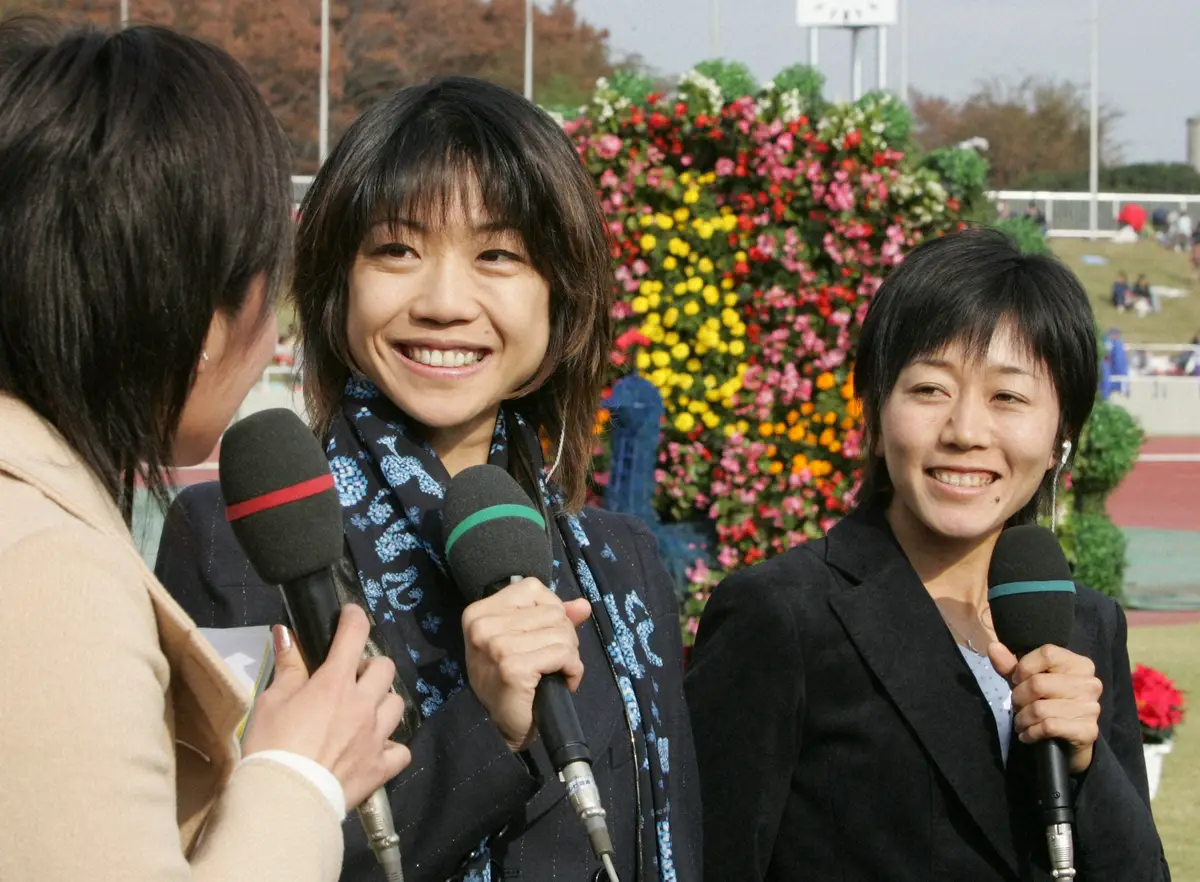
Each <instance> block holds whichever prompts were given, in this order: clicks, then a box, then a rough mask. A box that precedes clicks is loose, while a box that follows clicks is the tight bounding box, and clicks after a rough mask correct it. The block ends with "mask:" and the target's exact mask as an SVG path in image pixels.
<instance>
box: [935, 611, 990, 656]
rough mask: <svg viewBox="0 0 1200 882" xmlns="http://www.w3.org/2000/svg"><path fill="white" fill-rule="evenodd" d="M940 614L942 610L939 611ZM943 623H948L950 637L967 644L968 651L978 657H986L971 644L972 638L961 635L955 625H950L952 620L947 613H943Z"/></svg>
mask: <svg viewBox="0 0 1200 882" xmlns="http://www.w3.org/2000/svg"><path fill="white" fill-rule="evenodd" d="M938 612H939V613H940V612H941V610H938ZM942 621H943V622H945V623H946V627H947V628H948V629H949V631H950V635H951V636H952V637H953V638H954V639H955V640H957V641H958V642H960V643H965V644H966V645H967V649H969V650H971V652H973V653H975V654H976V655H978V656H980V657H984V655H983V653H982V652H980V651H979V650H978V649H976V648H975V644H974V643H973V642H971V638H970V637H964V636H963V635H962V634H961V633H959V631H958V630H957V629H956V628H955V627H954V626H953V625H951V624H950V620H949V619H948V618H946V615H945V613H942Z"/></svg>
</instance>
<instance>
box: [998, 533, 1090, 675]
mask: <svg viewBox="0 0 1200 882" xmlns="http://www.w3.org/2000/svg"><path fill="white" fill-rule="evenodd" d="M988 602H989V604H990V605H991V610H992V622H993V624H994V625H995V628H996V636H997V637H998V638H999V639H1000V642H1001V643H1003V644H1004V645H1005V646H1007V647H1008V648H1009V649H1011V650H1012V651H1013V652H1014V653H1016V655H1018V656H1022V655H1024V654H1025V653H1027V652H1030V651H1032V650H1034V649H1037V648H1038V647H1039V646H1045V645H1046V644H1047V643H1053V644H1054V645H1056V646H1065V645H1066V644H1067V641H1068V640H1069V639H1070V637H1071V628H1072V627H1073V626H1074V624H1075V583H1074V582H1072V581H1071V567H1070V566H1069V565H1068V564H1067V558H1066V556H1065V555H1064V554H1063V550H1062V546H1061V545H1060V544H1059V541H1058V537H1057V536H1055V535H1054V533H1053V532H1051V531H1050V530H1047V529H1046V528H1045V527H1038V526H1035V525H1029V526H1021V527H1010V528H1009V529H1007V530H1005V531H1004V532H1003V533H1001V534H1000V539H999V540H998V541H997V542H996V548H995V550H994V551H993V552H992V562H991V565H990V566H989V568H988Z"/></svg>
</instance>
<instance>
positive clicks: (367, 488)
mask: <svg viewBox="0 0 1200 882" xmlns="http://www.w3.org/2000/svg"><path fill="white" fill-rule="evenodd" d="M510 427H511V431H510ZM510 443H516V444H520V445H522V446H523V448H524V450H525V451H526V452H527V454H528V455H529V457H530V459H531V461H532V462H534V463H535V464H536V466H537V474H538V475H539V476H541V475H544V473H545V472H544V467H543V460H542V451H541V444H540V443H539V441H538V438H537V433H536V432H535V431H534V430H533V428H532V427H531V426H530V425H529V424H528V423H527V422H526V421H525V420H524V419H522V418H521V417H520V416H519V415H516V414H514V413H512V412H507V413H506V412H501V414H500V418H499V419H498V420H497V423H496V430H495V434H494V436H493V441H492V449H491V454H490V457H489V462H491V463H492V464H493V465H496V466H499V467H501V468H505V469H507V468H508V467H509V444H510ZM326 455H327V456H328V458H329V465H330V468H331V469H332V471H333V476H334V479H335V481H336V484H337V491H338V496H339V497H340V499H341V503H342V509H343V513H344V516H345V521H346V528H345V529H346V538H347V543H348V545H349V548H350V554H351V556H352V557H353V559H354V564H355V567H356V568H357V569H358V575H359V579H360V580H361V583H362V586H363V590H364V593H365V595H366V598H367V601H368V603H369V605H370V607H371V611H372V614H373V615H374V616H375V618H376V620H377V621H382V622H387V623H390V625H391V626H392V628H394V629H395V630H393V633H396V632H398V633H399V634H400V635H401V638H402V640H403V642H404V644H405V645H404V647H403V650H404V651H407V652H408V656H409V658H410V659H411V660H412V663H413V665H414V666H415V668H416V671H417V681H416V689H417V697H416V701H417V702H418V703H419V704H420V713H421V716H422V718H427V717H430V716H432V715H433V714H435V713H437V712H438V711H439V710H440V709H441V708H442V706H443V705H444V704H445V703H446V701H448V700H449V699H450V698H451V697H452V696H453V695H454V694H455V693H457V692H458V691H459V690H461V689H463V688H464V687H465V686H466V661H465V658H466V656H465V651H464V646H463V634H462V628H461V626H460V620H461V615H462V601H461V600H460V599H459V594H458V591H457V589H456V588H455V586H454V583H453V581H452V579H451V578H450V575H449V573H448V570H447V567H446V563H445V560H444V559H443V555H442V538H441V537H442V523H441V522H442V502H443V497H444V495H445V488H446V485H447V484H448V483H449V480H450V477H449V474H448V473H447V472H446V469H445V467H444V466H443V465H442V463H441V461H440V460H439V459H438V457H437V454H436V453H435V452H434V451H433V449H432V448H431V447H430V446H429V445H428V444H427V443H425V442H424V441H423V440H421V438H420V437H419V435H418V434H417V433H416V432H415V431H414V429H413V427H412V425H411V423H410V421H409V419H408V417H406V416H405V415H404V414H403V413H402V412H401V411H400V410H399V409H398V408H397V407H396V406H395V405H394V404H392V402H391V401H389V400H388V399H387V398H386V397H385V396H384V395H382V394H381V393H380V392H379V391H378V390H377V389H376V388H375V387H374V386H373V385H371V384H370V383H368V382H366V381H365V380H362V379H357V378H356V379H352V380H351V381H350V382H349V384H348V385H347V387H346V392H345V396H344V399H343V406H342V413H341V415H340V417H339V418H338V419H336V420H335V422H334V424H333V426H332V428H331V429H330V432H329V437H328V439H327V448H326ZM540 484H541V487H540V489H541V492H542V495H543V498H544V501H545V504H546V506H547V509H548V510H550V511H556V512H561V502H562V499H561V495H560V494H559V493H558V492H557V490H556V489H555V488H553V487H549V486H547V484H546V482H545V481H544V480H541V481H540ZM586 521H587V515H586V512H585V513H581V515H580V516H579V517H574V516H571V515H567V514H561V513H560V514H559V515H558V517H557V518H556V524H557V526H558V529H556V530H554V531H552V534H553V535H552V538H553V544H554V558H555V560H554V573H555V578H554V579H553V581H552V582H551V585H550V586H549V587H550V588H551V590H553V591H554V592H555V593H556V594H559V596H561V597H564V598H565V599H570V598H572V597H581V596H582V597H586V598H587V599H588V600H589V601H591V604H592V612H593V619H594V620H595V623H596V626H597V627H598V630H599V633H600V635H601V639H602V641H603V643H604V646H605V649H606V650H607V653H608V656H609V658H610V660H611V662H612V667H613V671H614V673H615V676H616V680H617V685H618V687H619V689H620V692H621V696H622V699H623V703H624V706H625V712H626V715H627V716H628V719H629V722H630V724H631V726H632V728H633V731H634V732H635V733H638V735H639V736H640V737H639V738H638V739H636V740H637V741H638V742H639V746H638V759H639V762H638V763H637V769H638V772H637V773H638V774H639V775H640V776H641V779H642V780H641V784H640V788H641V792H642V793H643V794H646V793H649V794H652V797H651V805H652V807H653V812H654V815H653V818H654V823H653V828H652V829H651V828H649V827H648V825H647V824H646V823H645V820H644V816H643V818H639V821H638V824H639V829H640V833H641V837H642V840H643V844H642V852H643V854H645V855H647V856H650V858H651V860H650V861H648V864H649V865H648V866H647V867H645V868H644V875H643V878H644V879H647V880H649V879H655V878H657V879H658V880H660V882H674V880H675V867H674V861H673V858H672V851H671V810H670V804H669V799H668V793H669V791H668V788H667V777H668V775H669V773H670V744H669V739H668V738H667V737H665V736H663V737H660V736H659V735H658V734H657V732H656V729H657V727H658V726H660V725H661V721H660V715H659V709H658V704H657V699H656V696H657V694H658V691H659V685H658V683H657V678H656V669H660V668H662V666H663V659H662V656H661V655H660V654H658V653H656V652H655V651H654V644H655V643H657V642H658V641H655V640H653V639H652V638H653V637H654V623H653V618H652V616H651V613H650V611H649V610H648V608H647V607H646V605H645V603H644V602H643V600H642V598H641V596H640V595H639V590H640V587H639V586H631V585H628V584H626V583H627V582H628V575H627V571H626V572H622V571H621V570H619V569H618V568H617V566H616V564H617V558H616V555H615V554H614V553H613V551H612V549H611V548H610V547H609V545H608V544H607V543H602V547H600V548H597V546H596V545H594V544H593V543H592V542H591V540H590V539H589V538H588V533H587V529H586V528H585V526H584V524H585V523H586ZM392 628H389V630H392ZM660 639H662V638H660ZM391 650H392V651H393V653H395V652H399V651H402V650H401V647H399V646H392V647H391ZM490 868H491V856H490V852H489V849H488V848H487V844H486V843H485V844H484V847H483V848H482V849H481V850H480V852H479V854H478V857H477V859H476V860H472V861H471V862H470V863H469V864H467V865H465V866H464V868H463V872H462V874H461V875H460V876H459V877H458V878H461V879H466V880H480V882H485V880H490V879H491V871H490Z"/></svg>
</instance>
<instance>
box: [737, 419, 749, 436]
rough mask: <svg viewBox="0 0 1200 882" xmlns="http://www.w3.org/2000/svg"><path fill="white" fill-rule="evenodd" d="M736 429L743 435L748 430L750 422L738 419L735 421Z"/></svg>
mask: <svg viewBox="0 0 1200 882" xmlns="http://www.w3.org/2000/svg"><path fill="white" fill-rule="evenodd" d="M737 430H738V431H739V432H741V433H742V434H743V435H745V434H746V433H747V432H749V431H750V424H749V423H748V422H746V421H745V420H738V421H737Z"/></svg>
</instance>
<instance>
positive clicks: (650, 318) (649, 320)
mask: <svg viewBox="0 0 1200 882" xmlns="http://www.w3.org/2000/svg"><path fill="white" fill-rule="evenodd" d="M647 302H649V301H647ZM661 321H662V318H661V317H660V316H659V314H658V313H657V312H651V313H648V314H647V315H646V320H645V321H644V322H643V323H642V333H643V334H649V333H650V332H649V331H648V330H646V329H647V328H653V327H654V326H655V325H657V324H658V323H659V322H661Z"/></svg>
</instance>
